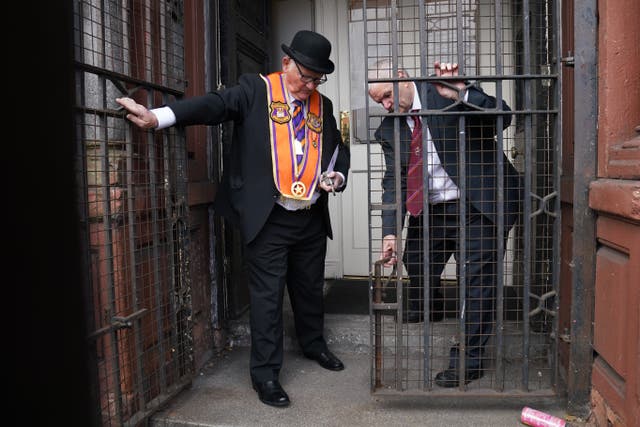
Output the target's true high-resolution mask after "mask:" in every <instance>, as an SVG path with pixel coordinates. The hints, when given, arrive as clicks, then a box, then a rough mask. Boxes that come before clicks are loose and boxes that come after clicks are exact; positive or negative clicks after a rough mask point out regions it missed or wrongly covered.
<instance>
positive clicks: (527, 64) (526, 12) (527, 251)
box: [520, 0, 535, 391]
mask: <svg viewBox="0 0 640 427" xmlns="http://www.w3.org/2000/svg"><path fill="white" fill-rule="evenodd" d="M522 21H523V22H522V27H523V46H524V60H523V68H524V71H525V72H526V73H530V72H531V56H530V55H531V38H530V5H529V0H523V4H522ZM531 84H532V82H531V80H525V81H524V106H525V110H526V109H528V108H529V107H531V105H532V103H533V101H532V96H533V95H532V88H531ZM524 123H525V124H524V134H525V149H524V150H525V168H524V170H525V175H524V203H523V206H524V214H523V218H524V224H523V231H524V236H523V245H524V256H523V262H524V266H523V272H524V273H523V274H524V277H523V292H522V319H523V325H522V328H523V333H522V355H523V358H522V381H521V385H520V386H521V388H522V390H523V391H528V390H529V334H530V327H529V326H530V325H529V312H530V304H529V295H530V293H531V262H530V260H531V243H532V242H531V233H532V230H531V228H532V227H531V221H532V220H533V217H534V216H533V215H532V214H531V194H532V177H531V173H532V167H533V163H532V162H533V156H534V154H535V147H534V144H533V142H534V141H533V140H532V129H531V128H532V126H533V121H532V115H531V114H527V115H525V116H524Z"/></svg>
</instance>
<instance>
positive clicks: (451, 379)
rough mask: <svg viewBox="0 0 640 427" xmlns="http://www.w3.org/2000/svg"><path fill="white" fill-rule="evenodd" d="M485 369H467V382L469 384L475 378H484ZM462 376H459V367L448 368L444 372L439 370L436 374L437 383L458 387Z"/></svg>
mask: <svg viewBox="0 0 640 427" xmlns="http://www.w3.org/2000/svg"><path fill="white" fill-rule="evenodd" d="M483 375H484V371H483V370H482V369H467V372H466V378H465V382H464V383H465V384H469V383H470V382H471V381H473V380H477V379H478V378H482V376H483ZM459 380H460V377H459V376H458V370H457V369H452V368H449V369H446V370H444V371H442V372H438V374H437V375H436V384H438V385H439V386H440V387H447V388H450V387H458V384H459Z"/></svg>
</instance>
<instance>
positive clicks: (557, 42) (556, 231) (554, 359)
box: [551, 0, 562, 392]
mask: <svg viewBox="0 0 640 427" xmlns="http://www.w3.org/2000/svg"><path fill="white" fill-rule="evenodd" d="M552 4H553V8H552V14H553V23H552V25H553V29H552V31H551V34H552V35H553V36H554V37H555V39H554V40H553V55H552V57H553V58H556V59H555V65H556V70H555V71H556V72H555V73H554V74H556V75H557V76H558V77H557V78H556V79H555V81H556V85H555V91H554V93H553V106H554V107H556V106H560V101H561V98H560V95H561V94H562V72H561V67H562V63H561V62H559V61H558V59H557V58H561V57H562V25H560V22H561V16H560V10H561V7H560V0H552ZM554 117H555V126H554V132H555V135H553V140H554V141H555V145H554V150H553V162H554V168H553V174H554V176H553V182H554V193H556V196H555V199H554V206H553V212H554V214H555V222H554V223H553V236H554V237H553V243H552V244H553V271H552V279H551V280H552V283H553V289H554V291H555V292H556V297H555V299H554V308H553V309H554V311H555V313H556V314H555V316H554V318H553V326H552V328H553V329H552V330H553V337H552V345H551V364H552V370H551V384H553V385H555V387H556V391H558V392H559V391H560V390H558V370H559V363H560V361H559V359H560V358H559V357H558V350H559V348H558V336H559V331H558V329H559V327H560V320H559V317H560V316H559V315H558V314H559V313H560V269H561V266H562V265H561V264H562V254H561V251H560V236H561V233H562V207H561V201H562V197H560V189H561V178H562V114H556V115H554Z"/></svg>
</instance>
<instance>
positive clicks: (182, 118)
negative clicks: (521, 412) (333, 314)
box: [168, 74, 350, 243]
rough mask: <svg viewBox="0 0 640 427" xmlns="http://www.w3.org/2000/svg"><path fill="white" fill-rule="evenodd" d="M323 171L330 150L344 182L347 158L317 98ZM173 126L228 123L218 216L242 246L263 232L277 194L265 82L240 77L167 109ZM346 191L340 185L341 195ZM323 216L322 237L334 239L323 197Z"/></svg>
mask: <svg viewBox="0 0 640 427" xmlns="http://www.w3.org/2000/svg"><path fill="white" fill-rule="evenodd" d="M322 101H323V118H322V120H323V132H322V170H323V171H324V170H326V169H327V167H328V166H329V163H330V160H331V157H332V155H333V152H334V150H335V149H336V147H338V150H339V151H338V156H337V159H336V163H335V166H334V170H335V171H338V172H341V173H342V174H343V175H344V177H345V184H346V179H347V174H348V171H349V165H350V153H349V149H348V147H347V146H345V145H344V144H343V142H342V137H341V135H340V132H339V131H338V128H337V126H336V120H335V118H334V116H333V105H332V103H331V101H330V100H329V99H328V98H327V97H325V96H324V95H323V96H322ZM168 107H170V108H171V109H172V110H173V112H174V114H175V116H176V120H177V123H176V124H177V125H183V126H187V125H194V124H205V125H217V124H220V123H222V122H225V121H227V120H233V123H234V127H233V140H232V144H231V150H230V156H229V158H228V164H225V170H224V175H223V179H222V185H221V188H220V189H219V191H218V193H217V194H216V199H215V208H216V210H217V212H218V213H220V214H222V215H224V216H225V217H227V218H229V219H231V220H232V221H234V222H236V223H237V224H238V225H239V227H240V229H241V231H242V234H243V237H244V241H245V242H246V243H249V242H251V241H252V240H253V239H254V238H255V237H256V235H257V234H258V232H259V231H260V230H261V229H262V227H263V226H264V224H265V222H266V221H267V218H268V216H269V214H270V213H271V210H272V209H273V207H274V204H275V202H276V199H277V198H278V196H279V192H278V190H277V189H276V186H275V184H274V181H273V170H272V165H271V146H270V135H269V128H268V125H269V120H270V119H269V109H268V105H267V92H266V86H265V83H264V80H262V78H261V77H260V76H259V75H258V74H245V75H242V76H241V77H240V78H239V80H238V84H237V85H236V86H233V87H230V88H227V89H224V90H221V91H217V92H212V93H209V94H207V95H203V96H198V97H192V98H188V99H185V100H181V101H178V102H175V103H173V104H169V105H168ZM344 188H345V186H344V185H343V186H342V188H341V190H343V189H344ZM316 203H319V204H320V205H321V207H322V210H323V212H324V221H325V225H326V230H327V236H328V237H329V238H333V233H332V231H331V222H330V219H329V208H328V199H327V193H326V192H324V191H322V194H321V196H320V198H319V199H318V201H317V202H316Z"/></svg>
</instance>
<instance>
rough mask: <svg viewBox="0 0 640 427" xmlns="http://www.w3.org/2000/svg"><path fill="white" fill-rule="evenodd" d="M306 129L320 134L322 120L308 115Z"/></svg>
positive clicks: (313, 115) (311, 114) (310, 114)
mask: <svg viewBox="0 0 640 427" xmlns="http://www.w3.org/2000/svg"><path fill="white" fill-rule="evenodd" d="M307 127H308V128H309V129H311V130H312V131H314V132H317V133H320V132H322V119H321V118H320V117H318V116H317V115H315V114H313V113H309V114H308V117H307Z"/></svg>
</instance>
